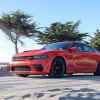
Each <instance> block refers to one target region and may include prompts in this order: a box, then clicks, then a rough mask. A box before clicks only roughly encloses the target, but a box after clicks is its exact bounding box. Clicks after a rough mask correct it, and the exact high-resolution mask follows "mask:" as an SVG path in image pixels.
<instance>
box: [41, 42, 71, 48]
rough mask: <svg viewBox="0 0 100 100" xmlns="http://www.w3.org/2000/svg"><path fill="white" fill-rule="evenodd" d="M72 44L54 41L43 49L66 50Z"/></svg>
mask: <svg viewBox="0 0 100 100" xmlns="http://www.w3.org/2000/svg"><path fill="white" fill-rule="evenodd" d="M69 46H70V43H66V42H64V43H52V44H48V45H46V46H45V47H43V48H42V50H55V49H59V50H65V49H67V48H68V47H69Z"/></svg>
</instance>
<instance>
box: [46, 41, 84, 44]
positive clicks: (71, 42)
mask: <svg viewBox="0 0 100 100" xmlns="http://www.w3.org/2000/svg"><path fill="white" fill-rule="evenodd" d="M63 43H70V44H73V43H82V44H83V43H84V42H82V41H62V42H54V43H48V44H63ZM84 44H85V43H84Z"/></svg>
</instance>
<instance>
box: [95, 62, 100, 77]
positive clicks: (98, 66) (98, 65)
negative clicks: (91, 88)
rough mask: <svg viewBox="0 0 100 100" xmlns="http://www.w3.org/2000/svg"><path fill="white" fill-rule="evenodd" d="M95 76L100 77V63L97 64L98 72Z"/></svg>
mask: <svg viewBox="0 0 100 100" xmlns="http://www.w3.org/2000/svg"><path fill="white" fill-rule="evenodd" d="M94 75H95V76H100V63H98V64H97V68H96V72H95V73H94Z"/></svg>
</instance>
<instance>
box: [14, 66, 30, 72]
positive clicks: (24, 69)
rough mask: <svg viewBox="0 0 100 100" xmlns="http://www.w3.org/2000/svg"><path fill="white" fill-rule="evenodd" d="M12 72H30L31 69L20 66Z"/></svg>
mask: <svg viewBox="0 0 100 100" xmlns="http://www.w3.org/2000/svg"><path fill="white" fill-rule="evenodd" d="M14 71H31V68H30V67H28V66H20V67H15V68H14Z"/></svg>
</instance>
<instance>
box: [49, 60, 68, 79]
mask: <svg viewBox="0 0 100 100" xmlns="http://www.w3.org/2000/svg"><path fill="white" fill-rule="evenodd" d="M65 67H66V66H65V61H64V60H63V59H62V58H55V59H54V61H53V63H52V65H51V71H50V74H49V77H51V78H61V77H64V73H65Z"/></svg>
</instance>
